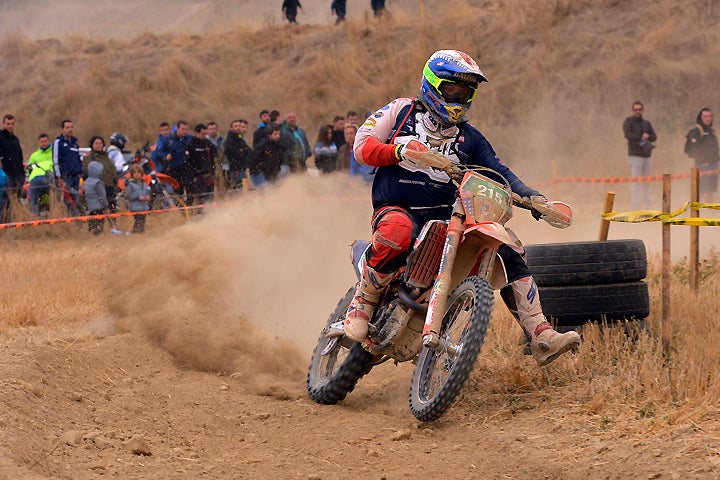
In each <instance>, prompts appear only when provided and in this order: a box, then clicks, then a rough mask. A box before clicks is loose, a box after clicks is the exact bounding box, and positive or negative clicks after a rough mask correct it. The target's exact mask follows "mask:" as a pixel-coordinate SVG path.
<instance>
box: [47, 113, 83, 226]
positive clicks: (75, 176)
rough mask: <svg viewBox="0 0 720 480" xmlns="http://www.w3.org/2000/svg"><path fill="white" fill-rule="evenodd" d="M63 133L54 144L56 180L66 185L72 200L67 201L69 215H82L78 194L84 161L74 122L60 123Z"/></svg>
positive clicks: (64, 121)
mask: <svg viewBox="0 0 720 480" xmlns="http://www.w3.org/2000/svg"><path fill="white" fill-rule="evenodd" d="M60 128H62V132H61V133H60V135H58V137H57V138H56V139H55V142H54V143H53V167H54V169H55V178H56V179H60V180H62V182H64V183H65V187H66V188H67V191H68V193H69V194H70V200H68V199H67V198H66V199H65V205H66V206H67V209H68V213H69V214H70V215H74V216H77V215H80V210H79V209H78V206H77V198H78V192H79V191H80V176H81V175H82V173H83V166H82V159H81V158H80V146H79V145H78V139H77V138H75V137H74V136H73V133H74V132H75V125H74V124H73V122H72V120H63V121H62V122H60Z"/></svg>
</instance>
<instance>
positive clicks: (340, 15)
mask: <svg viewBox="0 0 720 480" xmlns="http://www.w3.org/2000/svg"><path fill="white" fill-rule="evenodd" d="M346 11H347V8H346V0H333V1H332V3H331V4H330V12H331V13H333V14H335V15H337V20H335V25H337V24H339V23H342V22H344V21H345V13H346Z"/></svg>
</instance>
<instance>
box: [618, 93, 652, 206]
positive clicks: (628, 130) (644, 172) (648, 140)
mask: <svg viewBox="0 0 720 480" xmlns="http://www.w3.org/2000/svg"><path fill="white" fill-rule="evenodd" d="M644 109H645V107H644V106H643V104H642V102H640V101H639V100H636V101H635V102H633V104H632V115H631V116H629V117H627V118H626V119H625V121H624V122H623V132H624V133H625V138H626V139H627V141H628V162H629V164H630V176H632V177H647V176H649V175H650V171H651V170H652V160H651V156H652V149H653V148H654V147H655V146H654V145H653V144H652V142H654V141H655V140H657V135H655V130H653V127H652V124H651V123H650V122H648V121H647V120H645V119H644V118H643V111H644ZM637 180H638V179H635V180H633V184H632V187H631V189H630V192H631V195H632V208H633V209H634V210H638V209H640V208H648V206H649V204H650V184H649V183H648V182H647V181H640V182H638V181H637Z"/></svg>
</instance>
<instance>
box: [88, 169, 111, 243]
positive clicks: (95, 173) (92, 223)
mask: <svg viewBox="0 0 720 480" xmlns="http://www.w3.org/2000/svg"><path fill="white" fill-rule="evenodd" d="M104 168H105V167H104V166H103V164H102V163H100V162H97V161H92V162H90V164H88V178H87V180H85V201H86V202H87V208H88V210H89V212H88V213H89V215H102V214H103V213H104V212H105V210H106V209H107V208H108V199H107V193H106V192H105V184H104V183H103V181H102V180H101V179H100V177H101V176H102V174H103V170H104ZM104 224H105V220H103V219H99V220H89V221H88V230H89V231H91V232H93V233H94V234H95V235H100V234H101V233H102V231H103V225H104Z"/></svg>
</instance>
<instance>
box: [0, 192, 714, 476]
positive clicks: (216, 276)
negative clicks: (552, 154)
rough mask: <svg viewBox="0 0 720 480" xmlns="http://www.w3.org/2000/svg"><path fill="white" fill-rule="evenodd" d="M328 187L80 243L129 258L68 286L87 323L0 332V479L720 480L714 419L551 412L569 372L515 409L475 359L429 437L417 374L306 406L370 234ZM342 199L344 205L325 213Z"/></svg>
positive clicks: (360, 208) (378, 377) (489, 366)
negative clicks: (313, 356) (414, 396)
mask: <svg viewBox="0 0 720 480" xmlns="http://www.w3.org/2000/svg"><path fill="white" fill-rule="evenodd" d="M330 185H331V184H330V183H322V182H320V181H316V180H308V179H305V180H303V181H302V182H299V181H298V182H288V184H287V185H286V188H285V189H284V190H282V191H281V192H274V193H273V198H272V201H269V199H268V197H266V196H261V195H258V196H256V197H254V198H253V199H252V200H248V201H247V202H238V203H236V204H232V205H231V206H229V207H227V208H225V209H218V211H217V212H214V213H213V212H209V213H208V214H207V215H206V216H204V218H200V219H195V220H194V221H191V222H189V223H188V224H187V225H185V226H183V227H181V228H179V229H177V230H174V231H172V232H167V233H165V234H162V233H157V234H154V235H153V234H151V233H149V234H148V236H146V237H144V238H137V237H128V238H127V239H125V238H123V239H120V238H119V237H107V236H106V237H104V238H101V239H95V238H92V239H83V241H82V243H83V244H85V245H86V246H85V247H84V248H89V247H90V248H106V249H108V250H109V249H110V248H116V247H117V246H118V245H125V246H123V248H125V249H127V250H126V251H120V252H116V253H110V252H108V258H110V260H108V262H98V263H96V264H94V267H93V268H90V269H88V268H85V269H84V271H83V272H82V274H79V275H77V277H76V276H75V275H74V274H73V275H68V276H67V277H66V280H65V281H66V283H67V284H68V285H69V286H70V287H72V288H76V289H83V288H87V285H86V284H83V283H81V282H86V283H93V282H101V283H102V284H104V285H106V286H107V291H108V295H107V299H106V300H105V301H102V302H100V301H99V302H98V304H97V305H92V307H93V310H95V311H96V314H93V315H90V316H85V314H81V313H78V318H77V319H76V320H74V321H70V322H67V323H61V324H55V323H52V322H45V323H42V324H40V325H39V326H33V327H28V328H19V327H14V328H9V327H8V326H7V325H6V324H4V323H3V324H2V325H3V327H2V330H0V339H1V341H0V382H1V383H2V385H1V386H0V479H4V478H7V479H24V478H27V479H35V478H72V479H83V478H100V477H113V478H144V479H148V478H150V479H160V478H162V479H166V478H219V479H225V478H228V479H230V478H292V479H335V478H357V477H363V478H375V479H382V478H386V479H396V478H434V477H438V478H458V479H464V478H480V479H505V478H512V479H538V478H540V479H605V478H612V479H627V478H639V479H645V478H708V479H710V478H717V477H718V474H719V473H720V440H719V438H720V435H718V433H719V432H718V431H717V430H718V429H717V422H712V421H710V422H706V423H703V424H701V425H697V426H693V424H692V423H682V422H678V424H677V425H676V426H675V427H674V428H662V429H655V428H653V427H652V425H651V424H650V423H648V422H647V421H635V420H634V419H629V420H628V421H627V422H622V423H621V422H618V421H607V419H606V417H605V416H604V415H603V414H594V413H593V408H592V405H585V404H573V403H571V402H568V401H566V400H564V398H563V396H564V392H566V389H567V388H578V386H577V385H574V384H573V383H570V382H568V381H566V380H564V379H563V376H562V372H563V371H564V370H565V369H566V368H567V366H568V364H567V363H564V362H572V361H573V359H572V358H568V359H563V360H562V361H558V362H556V364H553V365H552V366H550V367H548V368H549V369H550V370H541V369H533V370H532V375H536V376H538V377H542V376H547V381H544V382H540V383H541V384H542V385H543V386H542V387H540V388H535V389H533V388H530V389H526V390H522V389H519V390H517V391H516V392H515V393H514V394H511V395H510V394H507V393H503V392H494V391H492V385H493V382H492V381H491V379H492V378H493V369H494V368H497V367H496V364H494V363H493V361H495V360H491V359H489V358H488V357H483V356H482V355H481V358H480V360H479V363H478V366H477V367H476V373H477V374H476V375H474V376H473V377H472V378H471V381H470V383H469V385H468V386H467V388H466V391H465V393H464V395H463V397H462V398H461V399H460V400H459V402H458V403H457V404H456V405H455V406H454V407H453V408H452V409H451V410H450V412H449V413H448V414H447V415H446V416H445V417H444V418H442V419H441V420H439V421H437V422H434V423H430V424H422V423H419V422H418V421H416V420H415V419H414V418H413V417H412V415H411V414H410V411H409V408H408V405H407V391H408V388H409V381H410V376H411V368H412V365H406V364H403V365H399V366H394V365H388V364H386V365H382V366H380V367H378V368H376V369H375V370H374V371H372V372H371V374H370V375H369V376H367V377H365V378H364V379H362V380H361V382H360V384H359V385H358V387H357V389H356V390H355V392H353V393H352V394H350V395H349V397H348V398H347V399H346V400H345V401H344V402H342V403H341V404H340V405H337V406H320V405H316V404H314V403H312V402H311V401H310V400H309V399H308V398H307V395H306V393H305V390H304V384H305V373H306V366H307V363H308V359H309V356H310V352H311V350H312V345H313V342H314V339H315V338H316V335H317V332H318V331H319V329H320V328H321V326H322V325H323V323H324V321H325V319H326V318H327V314H328V312H329V311H330V310H332V308H333V306H334V304H335V302H336V300H337V298H338V297H339V296H340V295H341V294H342V293H343V292H344V291H345V289H346V288H347V284H348V282H350V281H352V280H351V279H352V273H351V271H350V267H349V266H348V265H347V256H348V254H347V244H348V243H349V240H350V239H352V238H356V237H363V236H365V235H366V234H367V232H366V229H367V218H368V212H367V211H366V210H367V204H366V203H365V201H366V195H367V192H366V191H363V190H362V189H360V187H358V186H357V185H351V184H349V183H348V184H344V183H342V182H339V181H336V182H333V183H332V186H330ZM338 191H340V192H343V195H344V197H343V198H345V199H346V200H348V201H354V200H353V199H355V198H357V199H359V201H358V203H357V206H355V207H353V208H350V209H348V208H347V204H344V205H342V204H339V203H338V202H334V201H329V199H336V198H338ZM328 218H333V219H334V222H335V223H334V224H333V225H329V224H327V222H324V220H326V219H328ZM518 223H519V226H520V227H522V221H521V220H519V219H518ZM591 223H592V225H593V226H594V225H595V219H594V218H593V220H592V222H591ZM248 225H251V226H252V228H249V227H248ZM533 225H536V224H533ZM152 226H153V223H152V222H149V229H150V230H151V229H152ZM535 228H536V229H539V231H544V230H542V229H540V227H537V226H535ZM578 228H579V229H580V231H582V225H581V224H579V225H578ZM592 230H595V229H594V227H593V228H592ZM570 236H572V234H571V235H570ZM346 237H347V238H346ZM543 240H546V239H543ZM53 241H60V240H57V239H55V240H53V239H45V240H42V242H43V243H42V245H52V242H53ZM89 242H96V244H90V245H89V247H88V243H89ZM124 242H127V244H125V243H124ZM11 245H12V244H11ZM103 245H105V247H102V246H103ZM108 245H109V247H108ZM309 245H314V246H315V248H316V250H315V251H316V252H322V258H321V259H320V261H318V259H317V258H311V256H310V255H308V252H309V247H308V246H309ZM4 254H5V255H12V252H10V251H8V250H5V251H4ZM141 254H142V255H141ZM111 257H112V258H111ZM4 258H5V259H6V261H7V260H9V258H10V257H4ZM130 259H135V261H130ZM143 259H144V260H143ZM148 259H150V260H148ZM159 265H160V266H161V268H159V267H158V266H159ZM89 272H90V273H89ZM4 278H11V279H12V277H4ZM75 282H77V283H75ZM6 285H10V283H6ZM323 285H324V286H323ZM321 286H322V287H321ZM78 308H79V307H78ZM502 309H503V307H502V306H499V307H498V310H502ZM80 311H81V310H79V309H78V312H80ZM82 312H85V310H82ZM506 321H508V319H507V318H505V317H502V316H501V317H499V318H494V319H493V322H494V323H495V324H496V325H502V323H503V322H506ZM511 328H512V327H511ZM581 353H582V352H581ZM508 355H510V356H513V355H514V356H515V357H514V360H513V361H516V362H518V363H519V364H521V365H522V364H523V362H532V361H531V360H530V359H529V358H524V359H523V358H522V357H521V356H520V354H519V352H514V353H513V352H510V353H508ZM517 357H520V358H517ZM490 358H492V357H490ZM494 358H495V359H497V358H498V357H497V356H495V357H494ZM553 369H554V370H553ZM588 388H589V386H588ZM593 388H597V387H593Z"/></svg>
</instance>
